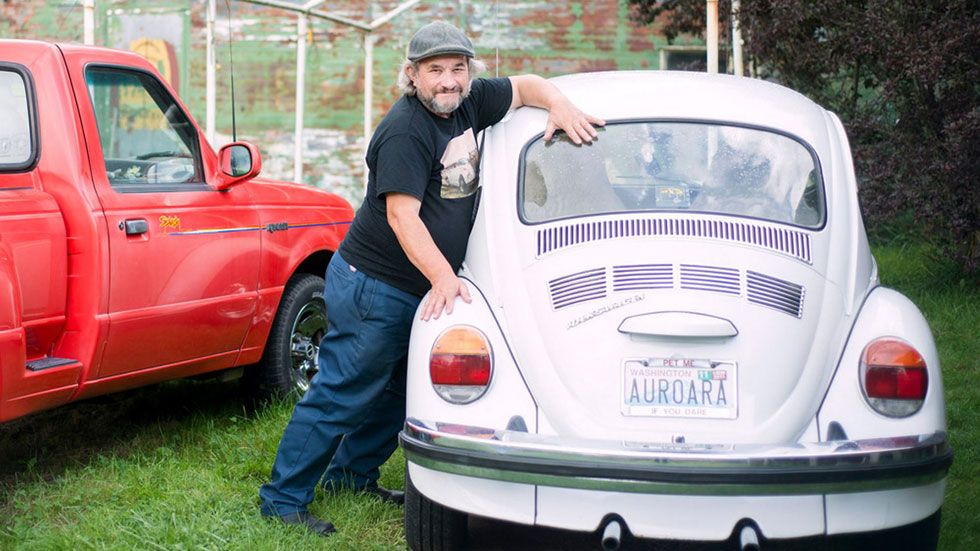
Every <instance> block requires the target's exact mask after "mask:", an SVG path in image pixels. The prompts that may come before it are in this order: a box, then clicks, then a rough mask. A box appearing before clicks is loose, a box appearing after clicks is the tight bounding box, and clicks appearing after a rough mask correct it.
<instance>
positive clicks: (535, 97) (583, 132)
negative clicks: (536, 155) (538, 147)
mask: <svg viewBox="0 0 980 551" xmlns="http://www.w3.org/2000/svg"><path fill="white" fill-rule="evenodd" d="M509 78H510V84H511V89H512V90H513V96H514V97H513V99H512V100H511V103H510V108H511V109H516V108H518V107H521V106H522V105H530V106H532V107H541V108H543V109H547V110H548V126H547V127H546V128H545V131H544V139H545V141H548V140H550V139H551V137H552V136H553V135H554V133H555V131H556V130H558V129H561V130H564V131H565V133H566V134H568V137H569V138H571V140H572V141H573V142H575V144H576V145H579V144H581V143H582V142H586V143H592V140H593V138H595V137H596V136H598V135H599V134H598V133H597V132H596V131H595V128H594V126H593V125H595V126H603V125H605V124H606V122H605V121H603V120H602V119H599V118H596V117H593V116H591V115H586V114H585V113H583V112H582V111H581V110H580V109H579V108H578V107H575V104H573V103H572V102H571V101H570V100H569V99H568V98H567V97H565V94H562V93H561V92H560V91H559V90H558V88H557V87H556V86H555V85H554V84H552V83H550V82H548V81H547V80H545V79H543V78H541V77H539V76H538V75H519V76H516V77H509Z"/></svg>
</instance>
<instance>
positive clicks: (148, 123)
mask: <svg viewBox="0 0 980 551" xmlns="http://www.w3.org/2000/svg"><path fill="white" fill-rule="evenodd" d="M85 79H86V83H87V84H88V89H89V95H90V96H91V99H92V106H93V109H94V111H95V119H96V122H97V124H98V127H99V140H100V141H101V143H102V155H103V156H104V159H105V170H106V174H107V175H108V177H109V183H110V184H111V185H112V186H113V188H116V189H117V191H122V192H140V191H168V190H170V191H181V190H187V189H188V186H187V184H199V185H200V184H204V178H203V176H202V174H203V171H202V170H201V159H200V158H201V155H200V142H199V140H198V136H197V129H196V128H195V127H194V125H193V124H191V122H190V119H189V118H188V117H187V115H186V114H184V112H183V111H182V110H181V109H180V107H179V106H178V105H177V103H176V102H175V101H174V99H173V97H172V96H171V95H170V94H169V93H168V92H167V91H166V89H165V88H164V87H163V86H162V85H161V84H160V83H159V81H157V79H156V78H155V77H153V76H152V75H150V74H148V73H143V72H140V71H133V70H126V69H118V68H114V67H89V68H88V69H86V71H85Z"/></svg>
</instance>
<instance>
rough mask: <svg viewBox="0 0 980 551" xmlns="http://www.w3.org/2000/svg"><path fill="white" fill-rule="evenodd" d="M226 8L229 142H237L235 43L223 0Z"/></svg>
mask: <svg viewBox="0 0 980 551" xmlns="http://www.w3.org/2000/svg"><path fill="white" fill-rule="evenodd" d="M225 6H226V7H227V8H228V67H229V70H230V72H231V141H233V142H237V141H238V130H237V128H236V126H235V52H234V48H233V47H232V44H233V43H234V42H235V41H234V40H232V39H233V38H234V29H233V28H232V26H231V3H230V2H229V1H228V0H225Z"/></svg>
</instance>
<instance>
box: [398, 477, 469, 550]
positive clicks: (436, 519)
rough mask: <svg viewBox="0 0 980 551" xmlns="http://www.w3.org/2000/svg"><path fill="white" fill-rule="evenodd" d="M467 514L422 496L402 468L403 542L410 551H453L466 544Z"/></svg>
mask: <svg viewBox="0 0 980 551" xmlns="http://www.w3.org/2000/svg"><path fill="white" fill-rule="evenodd" d="M467 518H468V515H467V514H466V513H462V512H460V511H456V510H455V509H450V508H449V507H443V506H442V505H439V504H438V503H436V502H435V501H432V500H431V499H429V498H427V497H425V496H424V495H422V494H421V493H420V492H419V491H418V489H417V488H416V487H415V485H413V484H412V479H411V477H409V476H408V468H407V465H406V468H405V539H406V540H407V542H408V548H409V549H411V550H412V551H455V550H456V549H462V548H463V544H464V543H466V521H467Z"/></svg>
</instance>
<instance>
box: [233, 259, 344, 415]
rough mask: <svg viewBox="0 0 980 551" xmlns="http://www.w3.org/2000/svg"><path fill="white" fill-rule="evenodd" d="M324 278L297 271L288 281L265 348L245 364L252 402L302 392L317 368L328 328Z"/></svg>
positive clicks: (247, 392) (244, 384) (245, 384)
mask: <svg viewBox="0 0 980 551" xmlns="http://www.w3.org/2000/svg"><path fill="white" fill-rule="evenodd" d="M323 289H324V282H323V278H322V277H319V276H315V275H312V274H295V275H294V276H293V277H291V278H290V279H289V281H288V282H287V283H286V288H285V289H284V290H283V293H282V299H281V300H280V301H279V309H278V310H277V311H276V318H275V320H274V321H273V322H272V330H271V331H270V332H269V339H268V341H266V345H265V351H264V352H263V353H262V359H261V360H260V361H259V363H258V364H256V365H253V366H248V367H247V368H245V373H244V375H243V377H242V388H243V390H244V392H245V397H246V399H248V400H249V401H250V402H252V403H261V402H264V401H268V400H269V399H271V398H275V397H283V396H295V397H299V396H302V395H303V394H304V393H305V392H306V391H307V389H309V388H310V381H311V380H312V379H313V376H314V375H316V372H317V354H318V352H319V350H320V339H322V338H323V335H324V334H325V333H326V332H327V309H326V306H325V305H324V303H323Z"/></svg>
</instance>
